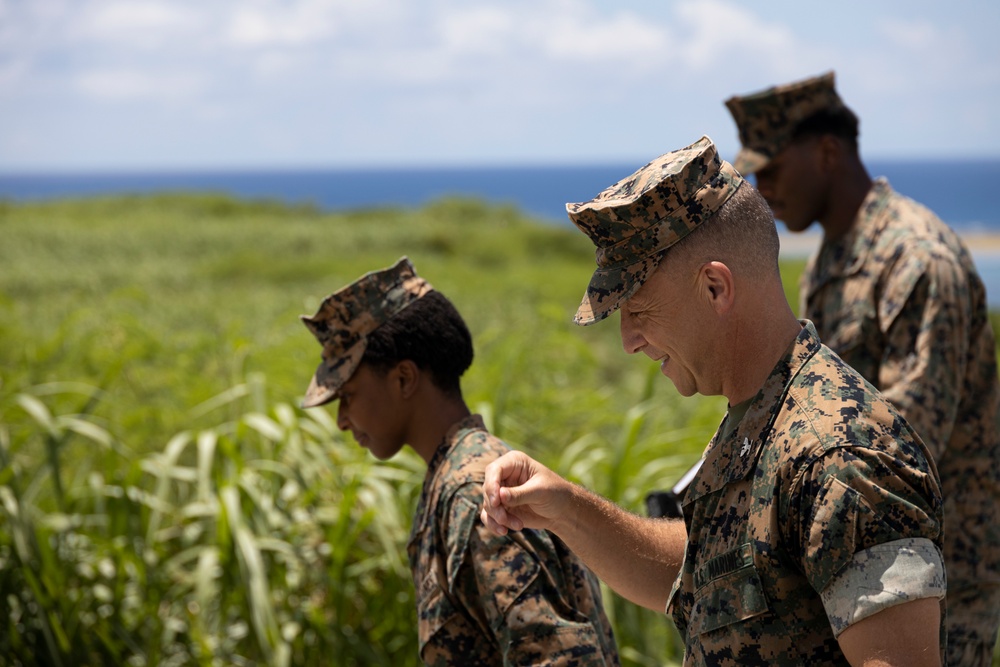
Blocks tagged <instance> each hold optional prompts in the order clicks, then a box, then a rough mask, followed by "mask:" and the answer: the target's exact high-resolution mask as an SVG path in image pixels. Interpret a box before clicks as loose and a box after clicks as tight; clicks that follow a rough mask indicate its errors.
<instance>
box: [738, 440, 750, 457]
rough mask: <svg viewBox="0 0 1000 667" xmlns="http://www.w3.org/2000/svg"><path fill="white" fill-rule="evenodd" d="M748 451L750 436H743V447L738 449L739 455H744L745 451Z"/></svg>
mask: <svg viewBox="0 0 1000 667" xmlns="http://www.w3.org/2000/svg"><path fill="white" fill-rule="evenodd" d="M749 451H750V438H747V437H745V436H744V438H743V449H741V450H740V456H746V455H747V452H749Z"/></svg>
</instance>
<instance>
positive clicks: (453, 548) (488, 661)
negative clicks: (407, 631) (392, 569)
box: [407, 415, 618, 666]
mask: <svg viewBox="0 0 1000 667" xmlns="http://www.w3.org/2000/svg"><path fill="white" fill-rule="evenodd" d="M507 451H509V449H508V447H507V446H506V445H505V444H504V443H503V442H501V441H500V440H498V439H497V438H495V437H493V436H491V435H490V434H489V433H488V432H487V431H486V429H485V427H484V426H483V422H482V419H481V418H480V417H479V416H478V415H473V416H471V417H469V418H467V419H465V420H463V421H462V422H460V423H458V424H456V425H455V426H454V427H452V429H451V430H450V431H449V433H448V436H447V437H446V439H445V442H443V443H442V445H441V447H440V448H439V449H438V451H437V453H436V454H435V456H434V458H433V460H432V461H431V462H430V465H429V467H428V470H427V477H426V479H425V481H424V489H423V493H422V494H421V497H420V502H419V504H418V506H417V513H416V520H415V521H414V524H413V531H412V533H411V535H410V541H409V545H408V547H407V550H408V551H409V555H410V566H411V568H412V570H413V580H414V584H415V585H416V589H417V616H418V631H419V635H420V655H421V658H422V659H423V661H424V662H425V663H427V664H429V665H580V666H584V665H595V666H596V665H602V666H603V665H617V664H618V653H617V650H616V648H615V641H614V637H613V636H612V632H611V626H610V624H609V623H608V619H607V617H606V616H605V614H604V608H603V605H602V601H601V589H600V584H599V582H598V581H597V579H596V578H595V577H594V575H593V574H591V572H590V571H589V570H588V569H586V567H584V566H583V564H582V563H581V562H580V561H579V560H578V559H577V558H576V556H574V555H573V554H572V552H570V551H569V549H567V548H566V546H565V545H564V544H563V543H562V542H561V541H559V539H558V538H557V537H555V536H553V535H551V534H550V533H548V532H546V531H539V530H528V529H526V530H523V531H519V532H511V533H510V534H508V535H504V536H500V535H497V534H495V533H494V532H493V531H491V530H489V529H488V528H486V526H485V525H483V523H482V521H480V519H479V508H480V507H481V506H482V502H483V496H482V484H483V480H484V477H485V475H484V473H485V469H486V466H487V465H488V464H489V463H490V462H492V461H494V460H496V459H497V458H499V457H500V456H501V455H503V454H504V453H505V452H507Z"/></svg>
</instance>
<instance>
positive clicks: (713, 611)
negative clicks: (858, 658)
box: [668, 323, 945, 667]
mask: <svg viewBox="0 0 1000 667" xmlns="http://www.w3.org/2000/svg"><path fill="white" fill-rule="evenodd" d="M743 410H745V414H743V415H742V418H739V412H741V411H743ZM730 422H734V423H732V424H731V425H729V423H730ZM727 425H728V428H727ZM683 507H684V520H685V522H686V524H687V527H688V544H687V552H686V554H685V558H684V566H683V569H682V571H681V576H680V577H679V578H678V579H677V582H676V584H675V586H674V591H673V592H672V594H671V595H672V597H671V601H670V602H669V605H668V613H671V614H672V616H673V619H674V622H675V624H676V625H677V628H678V629H679V630H680V632H681V634H682V635H683V636H684V637H685V640H686V644H685V645H686V648H687V655H686V657H685V662H684V664H685V665H733V666H734V667H735V666H736V665H847V664H848V662H847V660H846V659H845V658H844V655H843V653H842V651H841V649H840V646H839V645H838V643H837V640H836V637H837V635H839V634H840V633H841V632H843V631H844V630H845V629H846V628H847V627H848V626H849V625H850V624H852V623H856V622H858V621H860V620H862V619H864V618H867V617H868V616H871V615H872V614H875V613H877V612H879V611H882V610H883V609H886V608H887V607H890V606H892V605H894V604H898V603H899V601H901V600H907V599H918V598H923V597H932V596H939V597H942V598H943V596H944V592H945V574H944V569H943V565H942V560H941V555H940V551H939V549H940V539H941V535H940V525H941V504H940V491H939V489H938V485H937V480H936V478H935V476H934V473H933V465H932V464H929V463H928V458H927V451H926V449H925V448H924V446H923V444H922V443H921V441H920V439H919V438H918V437H917V436H915V435H914V434H913V432H912V431H911V430H910V428H909V427H908V426H907V424H906V422H905V421H904V420H903V419H902V418H900V416H899V415H898V414H897V413H896V411H895V410H893V409H892V408H891V407H890V405H889V404H888V403H887V402H886V401H885V400H884V399H882V398H881V397H880V396H879V395H878V393H877V392H876V391H875V390H874V389H873V388H872V387H871V386H870V385H869V384H868V383H867V382H866V381H865V380H864V379H863V378H861V377H860V376H859V375H858V374H857V373H856V372H855V371H854V370H853V369H851V368H850V367H848V366H846V365H845V364H844V362H843V361H841V360H840V359H839V358H838V357H837V356H836V355H835V354H833V353H832V352H831V351H830V349H829V348H827V347H826V346H824V345H822V344H820V341H819V338H818V337H817V335H816V332H815V329H814V328H813V326H812V324H811V323H807V324H806V326H805V327H804V328H803V329H802V332H801V333H800V335H799V337H798V339H797V340H796V341H795V343H794V344H793V346H792V348H791V349H790V350H789V353H788V355H787V356H786V357H785V358H784V359H782V360H781V362H780V363H779V364H778V365H777V366H776V367H775V369H774V371H773V372H772V373H771V376H770V377H769V378H768V379H767V382H766V383H765V385H764V387H763V388H762V389H761V390H760V392H759V393H758V394H757V396H755V397H754V398H753V399H752V400H751V401H750V402H749V403H748V404H745V405H744V404H741V405H740V406H737V408H734V409H733V410H731V411H730V413H729V415H728V417H727V420H726V422H724V425H723V428H722V429H721V430H720V432H719V433H718V434H716V436H715V437H714V438H713V440H712V442H711V444H710V445H709V446H708V449H707V450H706V453H705V457H704V461H703V463H702V466H701V468H700V469H699V471H698V473H697V474H696V476H695V478H694V480H693V482H692V483H691V486H690V487H688V490H687V493H686V494H685V497H684V505H683ZM721 525H725V526H726V530H719V528H720V526H721ZM858 591H870V593H868V594H865V595H861V596H859V595H858ZM942 606H943V604H942ZM942 613H943V610H942ZM942 635H943V631H942ZM941 646H944V637H943V636H942V637H941Z"/></svg>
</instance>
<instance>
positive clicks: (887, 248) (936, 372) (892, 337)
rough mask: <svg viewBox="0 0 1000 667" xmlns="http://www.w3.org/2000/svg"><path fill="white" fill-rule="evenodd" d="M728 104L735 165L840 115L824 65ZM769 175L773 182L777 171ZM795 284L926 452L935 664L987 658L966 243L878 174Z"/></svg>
mask: <svg viewBox="0 0 1000 667" xmlns="http://www.w3.org/2000/svg"><path fill="white" fill-rule="evenodd" d="M727 105H728V106H729V108H730V110H731V111H732V113H733V117H734V118H735V119H736V122H737V125H738V126H739V130H740V137H741V140H742V141H743V144H744V148H743V150H742V151H741V153H740V157H739V158H738V159H737V167H739V168H741V170H742V171H744V173H752V172H756V171H759V170H761V169H766V168H767V166H768V165H769V163H770V162H771V160H772V159H779V160H780V158H781V156H782V151H784V150H785V149H786V147H788V146H789V145H791V144H792V143H794V141H795V138H796V129H797V128H798V127H799V126H800V125H802V124H808V123H812V122H814V121H813V120H812V119H813V118H815V117H816V116H817V114H823V113H827V114H830V113H832V114H834V115H836V114H844V113H845V112H844V111H843V110H844V108H845V107H844V105H843V102H842V101H841V100H840V98H839V96H838V95H837V93H836V91H835V88H834V75H833V73H828V74H826V75H823V76H820V77H816V78H813V79H808V80H805V81H801V82H796V83H793V84H789V85H786V86H780V87H776V88H772V89H769V90H767V91H763V92H761V93H756V94H753V95H749V96H746V97H735V98H732V99H730V100H729V101H728V102H727ZM816 131H819V130H816ZM774 178H775V179H776V180H777V179H781V178H783V176H782V174H781V172H780V168H779V172H778V173H777V174H776V175H775V177H774ZM762 193H764V194H765V196H766V195H767V194H768V193H767V191H766V188H764V187H762ZM804 222H806V221H796V222H795V223H793V224H795V225H798V226H800V227H801V225H802V223H804ZM820 222H821V223H823V220H822V219H821V220H820ZM799 294H800V308H799V312H800V314H801V316H803V317H806V318H808V319H810V320H812V321H813V322H814V323H815V325H816V329H817V331H818V332H819V335H820V336H821V337H822V339H823V342H824V343H825V344H826V345H829V346H830V347H831V348H832V349H834V350H835V351H836V352H837V353H838V354H839V355H840V356H841V358H843V360H844V361H845V362H847V363H848V364H850V365H851V366H853V367H854V368H855V369H857V370H858V371H859V372H860V373H861V374H862V375H863V376H864V377H865V378H867V379H868V380H869V381H871V382H872V383H873V384H874V385H875V386H876V387H878V388H879V390H880V391H881V392H882V393H883V395H884V396H885V397H886V398H887V399H888V400H889V401H890V402H891V403H892V404H893V405H894V406H895V407H896V408H897V409H898V410H899V412H900V413H902V414H903V416H904V417H905V418H906V420H907V422H908V423H909V424H910V425H911V426H912V427H913V428H914V429H915V430H916V431H917V432H918V433H919V434H920V435H921V436H922V438H923V441H924V443H925V444H926V445H927V447H928V449H929V450H930V452H931V455H932V456H933V458H934V460H935V461H936V464H937V469H938V473H939V474H940V479H941V489H942V494H943V496H944V521H945V523H944V532H945V536H944V557H945V564H946V568H947V574H948V597H947V603H948V604H947V630H948V651H947V664H949V665H955V666H959V665H961V666H963V667H964V666H974V665H989V664H991V660H992V659H991V656H992V653H993V646H994V642H995V640H996V637H997V631H998V625H1000V514H998V512H1000V510H998V508H1000V429H998V425H997V418H998V400H1000V392H998V381H997V377H998V376H997V365H996V347H995V341H994V336H993V331H992V328H991V326H990V322H989V318H988V316H987V305H986V293H985V289H984V287H983V283H982V280H981V279H980V277H979V275H978V273H977V272H976V268H975V266H974V265H973V261H972V259H971V257H970V255H969V252H968V250H967V249H966V247H965V245H964V244H963V243H962V241H961V239H960V238H959V237H958V235H957V234H955V232H954V231H953V230H952V229H950V228H949V227H948V226H947V225H946V224H944V223H943V222H942V221H941V220H940V219H939V218H938V217H937V216H936V215H934V213H932V212H931V211H930V210H928V209H927V208H926V207H924V206H922V205H920V204H918V203H916V202H914V201H913V200H911V199H909V198H907V197H904V196H902V195H900V194H898V193H896V192H894V191H893V190H892V188H891V187H890V185H889V183H888V181H886V180H885V179H884V178H879V179H876V180H874V182H872V183H871V187H870V190H869V191H868V192H867V194H866V195H865V196H864V199H863V200H862V201H861V203H860V206H859V207H858V209H857V212H856V214H855V215H854V218H853V220H851V221H850V222H849V225H848V226H847V228H846V230H844V233H843V234H836V235H833V238H831V235H830V234H827V235H825V237H824V241H823V243H822V244H821V245H820V247H819V249H818V250H817V252H816V254H815V255H814V256H813V257H812V258H810V261H809V263H808V265H807V267H806V270H805V272H804V273H803V275H802V278H801V283H800V290H799Z"/></svg>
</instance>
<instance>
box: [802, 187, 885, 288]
mask: <svg viewBox="0 0 1000 667" xmlns="http://www.w3.org/2000/svg"><path fill="white" fill-rule="evenodd" d="M890 195H892V188H891V187H890V186H889V181H888V180H886V179H885V177H882V176H880V177H878V178H876V179H875V180H874V181H872V187H871V189H870V190H869V191H868V194H867V195H865V198H864V199H863V200H862V202H861V206H860V207H859V208H858V212H857V213H856V214H855V216H854V223H853V224H852V225H851V228H850V229H849V230H848V231H847V233H846V234H844V235H843V236H842V237H840V238H839V239H837V240H836V241H829V242H828V241H826V240H824V241H823V243H822V244H821V245H820V247H819V250H818V251H817V253H816V257H815V258H814V259H813V262H812V263H813V264H814V266H815V268H816V269H817V270H818V274H817V280H816V281H815V282H814V284H815V285H817V286H819V285H822V284H823V283H824V282H825V281H826V280H829V279H832V278H840V277H846V276H850V275H854V274H855V273H857V272H858V271H860V270H861V269H862V267H863V266H864V265H865V263H866V262H867V260H868V256H869V255H870V254H871V252H872V248H873V247H874V246H875V243H876V241H877V240H878V237H879V234H880V233H881V231H882V229H883V228H884V227H885V225H886V223H887V222H888V220H889V218H888V216H885V215H883V213H884V212H885V210H886V206H887V205H888V203H889V197H890Z"/></svg>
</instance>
